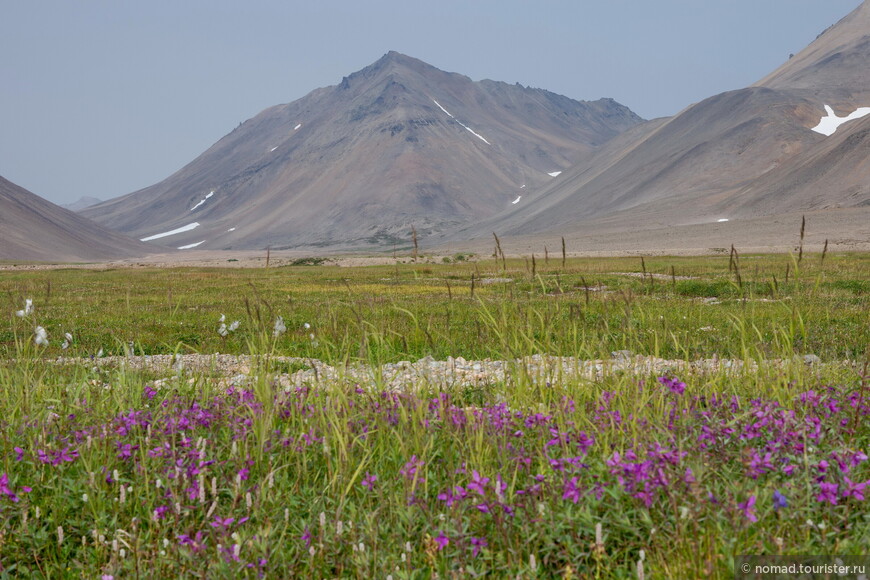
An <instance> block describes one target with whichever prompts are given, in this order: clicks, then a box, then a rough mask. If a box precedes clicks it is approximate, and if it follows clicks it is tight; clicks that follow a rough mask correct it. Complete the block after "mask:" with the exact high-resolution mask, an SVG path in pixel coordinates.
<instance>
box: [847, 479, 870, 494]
mask: <svg viewBox="0 0 870 580" xmlns="http://www.w3.org/2000/svg"><path fill="white" fill-rule="evenodd" d="M843 479H844V480H845V481H846V489H845V490H843V497H844V498H845V497H853V498H855V499H858V500H863V499H864V488H865V487H867V485H868V484H870V479H868V480H867V481H865V482H864V483H855V482H854V481H852V480H851V479H849V478H848V477H845V476H844V477H843Z"/></svg>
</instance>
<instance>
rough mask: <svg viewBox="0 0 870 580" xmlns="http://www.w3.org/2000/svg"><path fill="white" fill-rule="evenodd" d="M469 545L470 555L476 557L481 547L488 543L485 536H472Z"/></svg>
mask: <svg viewBox="0 0 870 580" xmlns="http://www.w3.org/2000/svg"><path fill="white" fill-rule="evenodd" d="M471 545H472V546H473V548H472V550H471V555H472V556H475V557H476V556H477V555H478V554H479V553H480V551H481V550H482V549H483V548H485V547H487V546H488V545H489V543H488V542H487V541H486V539H485V538H475V537H473V536H472V538H471Z"/></svg>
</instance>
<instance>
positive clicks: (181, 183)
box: [82, 52, 642, 250]
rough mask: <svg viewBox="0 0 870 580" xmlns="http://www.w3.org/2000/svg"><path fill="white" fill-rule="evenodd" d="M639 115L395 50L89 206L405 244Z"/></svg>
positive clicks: (209, 244) (297, 242) (235, 245)
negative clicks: (167, 171) (135, 187)
mask: <svg viewBox="0 0 870 580" xmlns="http://www.w3.org/2000/svg"><path fill="white" fill-rule="evenodd" d="M641 121H642V119H640V118H639V117H638V116H637V115H635V114H634V113H633V112H631V111H630V110H629V109H628V108H626V107H624V106H622V105H620V104H618V103H616V102H615V101H613V100H611V99H601V100H598V101H594V102H579V101H574V100H572V99H569V98H567V97H563V96H560V95H556V94H554V93H551V92H548V91H545V90H541V89H533V88H528V87H523V86H520V85H518V84H516V85H509V84H505V83H501V82H494V81H488V80H484V81H479V82H474V81H472V80H471V79H469V78H468V77H465V76H462V75H460V74H456V73H449V72H444V71H441V70H439V69H437V68H435V67H433V66H431V65H428V64H426V63H424V62H422V61H420V60H417V59H414V58H411V57H408V56H405V55H402V54H399V53H396V52H390V53H388V54H386V55H385V56H383V57H382V58H381V59H380V60H378V61H377V62H375V63H374V64H372V65H370V66H368V67H366V68H364V69H362V70H360V71H358V72H356V73H354V74H351V75H349V76H347V77H345V78H344V79H343V80H342V81H341V83H339V84H338V85H336V86H331V87H326V88H321V89H317V90H315V91H313V92H311V93H310V94H308V95H307V96H305V97H303V98H301V99H299V100H297V101H294V102H292V103H289V104H285V105H278V106H275V107H271V108H269V109H266V110H265V111H263V112H261V113H260V114H258V115H257V116H256V117H254V118H252V119H249V120H248V121H245V122H244V123H242V124H241V125H239V126H238V127H237V128H236V129H235V130H234V131H232V132H231V133H230V134H228V135H227V136H225V137H224V138H223V139H221V140H220V141H218V142H217V143H216V144H215V145H213V146H212V147H211V148H209V149H208V150H207V151H205V152H204V153H203V154H202V155H200V156H199V157H198V158H197V159H195V160H194V161H192V162H191V163H190V164H188V165H187V166H185V167H184V168H182V169H181V170H179V171H178V172H176V173H175V174H173V175H171V176H169V177H168V178H167V179H165V180H163V181H161V182H160V183H157V184H155V185H153V186H151V187H148V188H145V189H143V190H140V191H137V192H133V193H131V194H128V195H125V196H122V197H120V198H116V199H113V200H109V201H106V202H104V203H101V204H98V205H96V206H93V207H90V208H87V209H85V210H84V211H83V212H82V213H83V215H85V216H87V217H89V218H92V219H94V220H96V221H98V222H100V223H102V224H103V225H105V226H108V227H111V228H114V229H118V230H120V231H123V232H125V233H128V234H130V235H133V236H135V237H137V238H143V239H145V240H148V239H149V238H151V239H158V240H160V241H161V242H163V241H166V240H171V243H172V245H174V246H176V247H180V248H184V247H198V248H199V249H215V250H220V249H245V248H247V249H261V248H264V247H266V246H270V247H272V248H276V249H278V248H291V247H321V248H329V249H332V250H340V249H348V248H353V249H359V248H362V247H390V246H391V245H393V244H403V245H407V244H408V243H409V240H410V232H411V228H412V227H413V228H415V229H416V230H417V231H418V232H419V234H420V235H421V236H425V235H429V234H431V233H434V232H443V231H447V230H449V229H452V228H455V227H456V226H458V225H461V224H468V223H474V222H476V221H477V220H480V219H482V218H486V217H489V216H492V215H495V214H496V213H498V212H499V211H501V210H502V209H504V208H506V207H510V206H511V204H512V202H513V201H514V200H516V199H517V198H518V197H521V196H522V195H523V192H524V191H525V190H527V189H531V188H534V187H539V186H541V185H543V184H544V183H546V182H547V181H550V180H552V179H553V177H552V176H551V175H549V174H555V173H557V172H559V171H562V170H564V169H566V168H568V167H569V166H570V165H571V164H573V163H575V162H576V161H577V160H579V159H582V158H583V157H584V156H586V155H589V154H590V153H591V152H593V151H594V150H595V149H596V148H598V147H599V146H601V145H602V144H604V143H606V142H607V141H608V140H610V139H611V138H613V137H615V136H617V135H619V134H620V133H622V132H624V131H625V130H626V129H629V128H631V127H633V126H635V125H637V124H638V123H640V122H641ZM155 236H159V237H155Z"/></svg>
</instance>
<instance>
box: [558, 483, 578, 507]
mask: <svg viewBox="0 0 870 580" xmlns="http://www.w3.org/2000/svg"><path fill="white" fill-rule="evenodd" d="M562 499H570V500H571V501H573V502H574V503H577V502H578V501H580V490H579V489H578V488H577V478H576V477H572V478H571V479H568V480H565V486H564V488H563V491H562Z"/></svg>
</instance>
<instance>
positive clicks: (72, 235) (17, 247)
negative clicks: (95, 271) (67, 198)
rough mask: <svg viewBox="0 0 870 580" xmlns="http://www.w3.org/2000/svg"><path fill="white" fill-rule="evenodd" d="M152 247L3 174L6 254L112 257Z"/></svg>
mask: <svg viewBox="0 0 870 580" xmlns="http://www.w3.org/2000/svg"><path fill="white" fill-rule="evenodd" d="M153 251H154V247H152V246H148V245H147V244H143V243H141V242H138V241H136V240H133V239H131V238H128V237H127V236H124V235H122V234H119V233H117V232H113V231H111V230H108V229H106V228H104V227H102V226H100V225H98V224H96V223H94V222H92V221H90V220H88V219H85V218H83V217H81V216H79V215H77V214H75V213H73V212H71V211H69V210H66V209H63V208H61V207H58V206H56V205H54V204H53V203H51V202H48V201H46V200H44V199H42V198H41V197H39V196H38V195H35V194H33V193H31V192H29V191H27V190H26V189H24V188H22V187H20V186H18V185H15V184H14V183H12V182H11V181H8V180H6V179H4V178H3V177H0V259H2V260H28V261H30V260H32V261H52V262H73V261H91V260H108V259H115V258H126V257H133V256H141V255H145V254H147V253H149V252H153Z"/></svg>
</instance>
